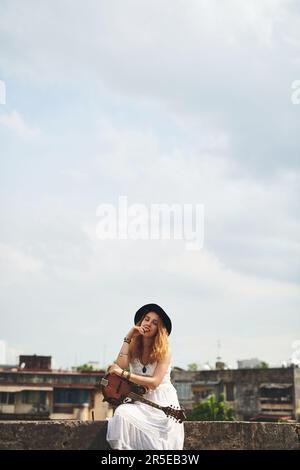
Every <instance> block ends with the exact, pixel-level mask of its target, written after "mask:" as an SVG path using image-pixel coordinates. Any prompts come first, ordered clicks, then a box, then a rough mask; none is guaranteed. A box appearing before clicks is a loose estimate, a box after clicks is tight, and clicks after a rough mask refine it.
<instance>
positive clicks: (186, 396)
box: [171, 367, 300, 421]
mask: <svg viewBox="0 0 300 470" xmlns="http://www.w3.org/2000/svg"><path fill="white" fill-rule="evenodd" d="M171 378H172V382H173V384H174V386H175V388H176V389H177V393H178V398H179V401H180V403H181V404H182V405H183V406H184V408H185V409H186V410H191V409H192V408H193V405H196V404H197V403H200V402H201V401H202V400H204V399H206V398H207V397H208V396H209V395H211V394H215V395H216V396H217V397H219V396H220V393H224V398H225V400H226V402H227V403H228V405H229V406H230V407H232V408H233V409H234V410H235V413H236V418H237V419H238V420H243V421H249V420H255V421H278V420H279V419H286V420H296V421H300V368H298V367H287V368H259V369H254V368H251V369H223V368H218V369H215V370H200V371H193V372H190V371H186V370H183V369H180V368H177V367H174V369H173V370H172V375H171Z"/></svg>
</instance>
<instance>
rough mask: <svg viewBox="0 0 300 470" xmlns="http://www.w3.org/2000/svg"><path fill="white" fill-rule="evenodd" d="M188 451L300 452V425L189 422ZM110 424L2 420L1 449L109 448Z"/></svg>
mask: <svg viewBox="0 0 300 470" xmlns="http://www.w3.org/2000/svg"><path fill="white" fill-rule="evenodd" d="M184 426H185V446H184V448H185V449H186V450H188V449H194V450H203V449H207V450H223V449H226V450H227V449H300V425H299V424H286V423H280V424H278V423H249V422H243V421H237V422H230V421H226V422H225V421H219V422H217V421H186V422H185V423H184ZM106 429H107V421H94V422H93V421H75V420H65V421H0V449H1V450H3V449H43V450H45V449H98V450H104V449H109V446H108V444H107V442H106V440H105V436H106Z"/></svg>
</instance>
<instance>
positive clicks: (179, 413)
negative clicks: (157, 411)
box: [164, 405, 186, 423]
mask: <svg viewBox="0 0 300 470" xmlns="http://www.w3.org/2000/svg"><path fill="white" fill-rule="evenodd" d="M164 412H165V413H166V415H168V416H169V417H170V418H173V419H175V421H178V422H179V423H182V422H183V421H185V420H186V414H185V410H184V408H183V407H180V406H175V405H169V406H165V407H164Z"/></svg>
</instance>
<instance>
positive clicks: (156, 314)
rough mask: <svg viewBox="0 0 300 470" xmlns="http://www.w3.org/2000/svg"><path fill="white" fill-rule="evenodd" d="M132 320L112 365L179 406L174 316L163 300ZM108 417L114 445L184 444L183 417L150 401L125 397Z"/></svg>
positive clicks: (156, 398)
mask: <svg viewBox="0 0 300 470" xmlns="http://www.w3.org/2000/svg"><path fill="white" fill-rule="evenodd" d="M134 323H135V326H134V327H133V328H131V329H130V331H129V332H128V334H127V335H126V337H125V338H124V343H123V345H122V347H121V350H120V353H119V356H118V358H117V360H116V361H115V362H114V364H112V365H111V366H109V368H108V371H109V372H110V373H114V374H117V375H119V376H121V375H123V376H124V377H125V378H128V379H129V380H130V381H132V382H134V383H136V384H138V385H143V386H145V387H147V393H145V394H144V395H143V397H144V398H147V399H148V400H151V401H153V402H155V403H158V404H159V405H162V406H169V405H174V406H175V407H179V406H180V405H179V401H178V396H177V392H176V389H175V387H174V386H173V384H172V383H171V380H170V372H171V352H170V348H169V341H168V336H169V335H170V333H171V329H172V323H171V319H170V318H169V316H168V315H167V314H166V312H165V311H164V310H163V309H162V308H161V307H160V306H159V305H157V304H147V305H144V306H143V307H141V308H140V309H139V310H138V311H137V312H136V314H135V317H134ZM128 369H129V370H130V372H129V371H128ZM124 371H125V372H124ZM107 421H108V424H107V435H106V440H107V442H108V443H109V445H110V447H111V448H112V449H119V450H122V449H132V450H133V449H134V450H140V449H174V450H176V449H183V443H184V425H183V423H179V422H178V421H175V420H174V419H172V418H170V417H169V416H166V414H165V413H164V412H163V411H162V410H159V409H157V408H154V407H152V406H150V405H148V404H145V403H142V402H139V401H136V402H134V403H122V404H121V405H119V406H118V407H117V408H116V409H115V412H114V415H113V416H112V417H111V418H107Z"/></svg>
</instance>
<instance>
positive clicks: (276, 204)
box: [0, 0, 300, 367]
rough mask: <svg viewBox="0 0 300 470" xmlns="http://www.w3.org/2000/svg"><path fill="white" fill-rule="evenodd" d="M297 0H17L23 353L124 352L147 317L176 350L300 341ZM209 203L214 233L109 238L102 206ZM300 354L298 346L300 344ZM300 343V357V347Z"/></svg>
mask: <svg viewBox="0 0 300 470" xmlns="http://www.w3.org/2000/svg"><path fill="white" fill-rule="evenodd" d="M299 23H300V8H299V5H298V3H297V2H296V1H288V0H261V1H256V0H253V1H252V2H247V3H246V2H240V1H237V0H226V1H224V2H218V1H216V0H210V1H204V0H198V1H195V0H190V1H188V2H186V1H183V0H180V1H179V0H172V1H166V2H158V1H153V0H152V1H146V0H144V1H129V0H123V1H119V0H112V1H109V2H104V1H94V0H89V1H86V2H81V1H76V0H75V1H72V2H71V1H65V0H60V1H57V0H52V1H48V0H46V1H44V2H38V1H31V0H27V1H26V2H22V1H15V0H11V1H2V2H1V4H0V80H2V81H4V83H5V86H6V103H5V104H0V142H1V148H0V152H1V153H0V158H1V160H0V165H1V167H0V170H1V171H0V196H1V205H0V211H1V235H0V237H1V238H0V259H1V263H0V266H1V268H0V269H1V273H0V274H1V276H0V280H1V296H0V311H1V330H0V339H1V340H4V341H6V343H7V346H8V351H7V352H8V354H7V356H8V359H9V360H13V358H14V357H15V356H16V354H18V353H20V352H22V353H27V354H31V353H36V354H45V355H48V354H49V355H52V356H53V357H54V364H55V365H56V366H63V367H66V366H71V365H73V364H74V363H75V362H76V363H82V362H85V361H89V360H99V361H100V363H103V364H104V363H107V362H109V361H111V360H113V359H114V358H115V356H116V354H117V353H118V351H119V348H120V346H121V344H122V338H123V337H124V335H125V334H126V333H127V332H128V330H129V329H130V327H131V326H132V322H133V316H134V313H135V311H136V310H137V309H138V308H139V307H140V306H141V305H143V304H145V303H148V302H156V303H158V304H160V305H162V306H163V308H165V310H166V311H167V312H168V313H169V315H170V316H171V318H172V320H173V324H174V329H173V332H172V336H171V337H170V342H171V347H172V352H173V363H174V365H178V366H181V367H185V366H186V365H187V364H188V363H190V362H197V363H198V364H204V363H205V362H206V361H209V362H210V363H211V364H214V362H215V359H216V356H217V354H218V349H217V340H218V339H220V341H221V351H220V352H221V356H222V358H223V359H224V361H225V362H227V363H228V364H229V365H231V366H234V367H235V366H236V360H237V359H243V358H250V357H259V358H260V359H262V360H265V361H267V362H269V363H270V364H273V365H275V364H281V362H282V361H288V360H289V359H290V357H291V356H292V354H294V355H295V352H296V351H295V347H294V346H295V342H296V341H297V340H299V339H300V328H299V327H300V321H299V301H300V290H299V279H300V269H299V260H300V240H299V235H300V224H299V201H300V199H299V188H300V184H299V183H300V170H299V155H300V152H299V150H300V149H299V144H300V137H299V136H300V132H299V125H300V105H299V104H298V105H297V104H293V103H292V101H291V94H292V83H293V82H294V81H295V80H299V79H300V33H299V31H300V24H299ZM121 195H126V196H127V198H128V203H129V204H135V203H139V204H146V205H150V204H152V203H164V204H172V203H180V204H183V203H190V204H203V205H204V207H205V221H204V246H203V248H202V249H201V250H199V251H188V250H186V248H185V242H184V241H182V240H172V239H171V240H130V239H128V240H106V241H104V240H99V238H97V236H96V226H97V222H98V221H97V217H96V211H97V207H98V206H99V204H101V203H111V204H114V205H117V203H118V198H119V196H121ZM296 353H297V352H296ZM299 356H300V353H299Z"/></svg>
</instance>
